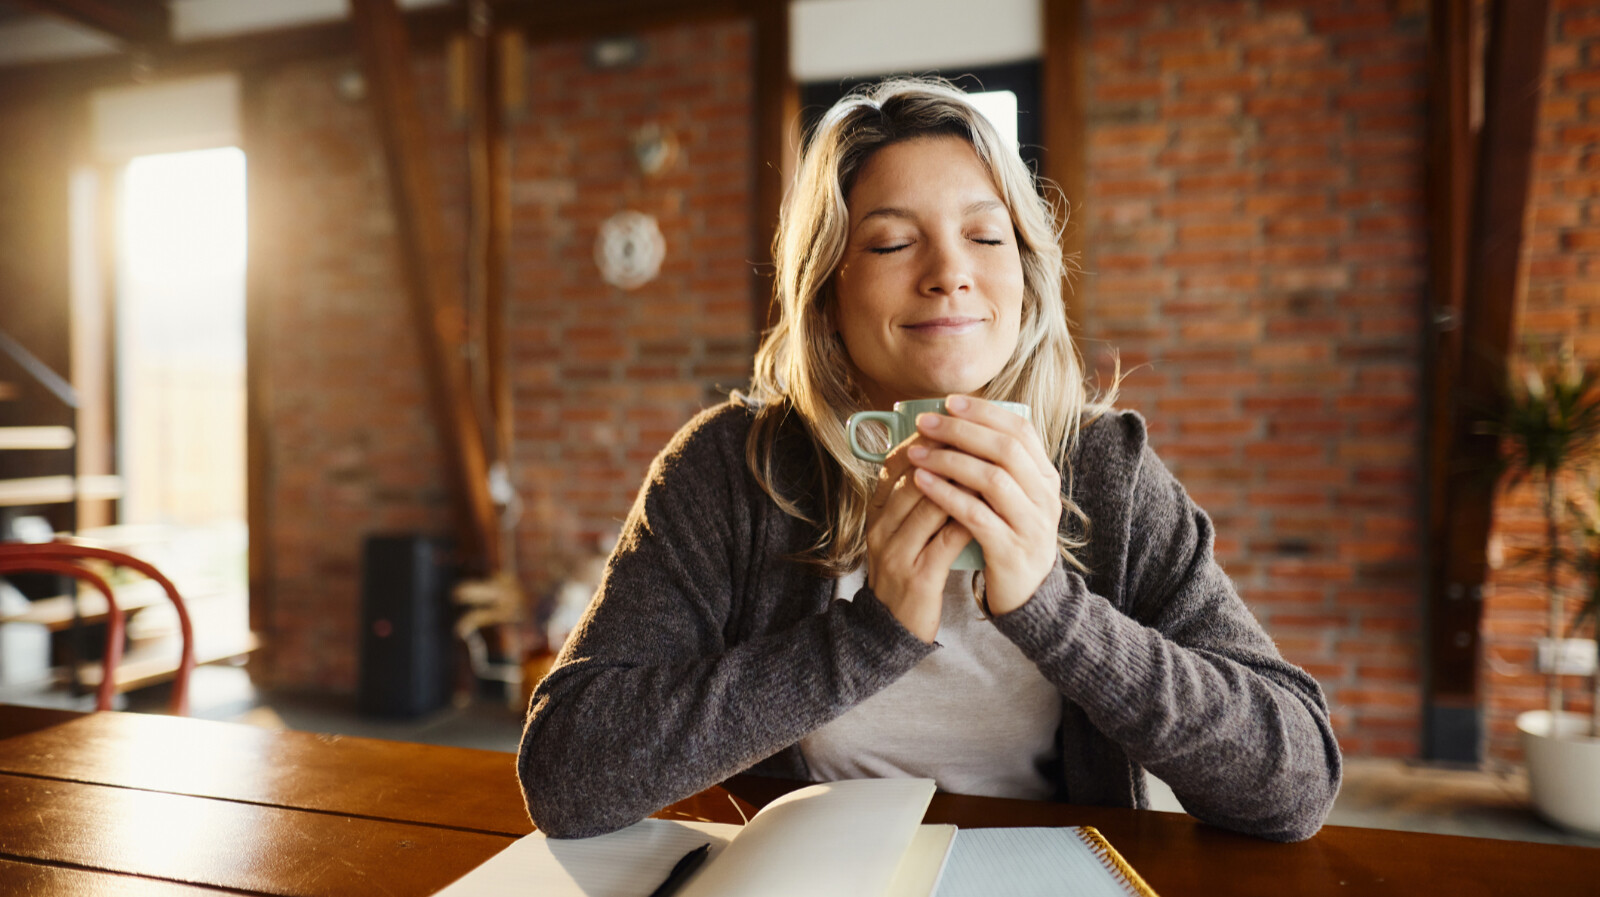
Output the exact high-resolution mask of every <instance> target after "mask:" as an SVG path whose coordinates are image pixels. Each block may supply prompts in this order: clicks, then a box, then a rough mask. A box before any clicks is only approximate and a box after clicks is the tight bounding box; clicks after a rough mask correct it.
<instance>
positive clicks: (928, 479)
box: [917, 469, 936, 486]
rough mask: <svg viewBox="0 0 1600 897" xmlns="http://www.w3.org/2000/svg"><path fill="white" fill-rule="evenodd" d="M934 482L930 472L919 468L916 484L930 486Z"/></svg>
mask: <svg viewBox="0 0 1600 897" xmlns="http://www.w3.org/2000/svg"><path fill="white" fill-rule="evenodd" d="M935 482H936V480H935V479H934V476H933V474H932V472H930V471H927V470H921V469H919V470H918V471H917V485H919V486H932V485H933V484H934V483H935Z"/></svg>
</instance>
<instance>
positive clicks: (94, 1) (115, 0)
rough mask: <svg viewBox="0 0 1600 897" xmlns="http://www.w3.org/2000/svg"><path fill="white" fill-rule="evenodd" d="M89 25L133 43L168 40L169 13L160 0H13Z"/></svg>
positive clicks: (169, 32) (15, 2) (170, 18)
mask: <svg viewBox="0 0 1600 897" xmlns="http://www.w3.org/2000/svg"><path fill="white" fill-rule="evenodd" d="M12 2H13V4H16V5H21V6H27V7H31V8H33V9H36V10H38V11H40V12H43V13H48V14H50V15H54V16H59V17H61V18H63V19H68V20H71V21H73V22H76V23H78V24H79V25H83V26H84V27H86V28H92V29H94V30H95V31H99V32H102V33H104V34H107V35H109V36H111V37H114V38H116V39H117V40H119V41H122V42H123V43H126V44H132V45H134V46H158V45H160V44H164V43H166V42H167V41H169V40H171V37H172V15H171V13H169V12H168V11H167V4H166V3H164V2H162V0H12Z"/></svg>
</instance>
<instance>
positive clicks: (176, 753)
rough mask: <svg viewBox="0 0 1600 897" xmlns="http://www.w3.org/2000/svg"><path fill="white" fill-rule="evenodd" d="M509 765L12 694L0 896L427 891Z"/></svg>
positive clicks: (1172, 838)
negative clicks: (39, 705) (26, 700)
mask: <svg viewBox="0 0 1600 897" xmlns="http://www.w3.org/2000/svg"><path fill="white" fill-rule="evenodd" d="M513 763H514V757H513V756H512V755H510V754H502V753H497V752H493V751H476V750H467V749H464V748H446V747H435V746H429V745H417V744H403V743H399V742H386V741H374V740H370V739H363V738H342V737H339V736H332V735H313V734H309V733H303V732H284V731H270V730H265V729H256V728H251V727H247V726H240V725H233V724H228V723H213V722H203V721H199V720H190V719H179V718H174V717H166V716H149V715H142V714H128V713H95V714H77V713H71V712H66V711H58V710H39V709H32V708H22V707H8V706H4V705H0V895H4V894H66V895H88V894H96V895H99V894H114V895H215V894H217V893H218V891H217V890H215V889H227V890H228V891H229V892H231V893H243V894H287V895H329V897H358V895H364V894H391V895H426V894H430V893H432V892H433V891H435V890H437V889H438V888H441V887H443V886H444V885H446V884H448V883H450V882H451V881H453V880H454V879H456V878H457V877H459V876H461V875H462V874H464V873H465V872H466V871H467V870H469V869H471V868H472V867H473V866H475V865H476V864H478V863H481V862H483V861H484V860H486V859H488V858H489V857H490V856H492V855H493V854H494V853H496V852H497V851H499V850H501V849H502V848H504V847H505V846H506V845H508V844H510V843H511V842H512V841H513V840H515V839H516V838H517V837H519V836H521V835H524V834H526V833H527V832H528V831H529V830H530V829H531V826H530V824H529V822H528V818H527V816H526V814H525V813H524V810H523V807H522V798H521V794H520V792H519V791H518V789H517V784H516V777H515V772H514V768H513ZM789 787H793V786H792V785H791V784H788V783H784V782H778V781H774V780H770V779H758V778H750V777H740V778H737V779H735V780H733V781H731V782H729V783H727V784H726V785H725V786H723V787H716V788H710V789H707V790H706V791H705V792H702V793H701V794H699V795H696V796H695V797H693V798H690V799H689V800H686V801H683V802H682V803H679V804H675V805H673V806H672V807H669V808H668V809H667V810H665V811H663V813H662V814H661V815H662V816H664V817H666V818H705V819H710V820H713V821H718V822H737V821H738V819H739V816H738V814H739V810H740V809H742V810H743V811H744V812H746V813H750V812H753V811H754V808H755V807H756V806H760V805H762V804H764V803H765V802H766V801H769V800H771V799H772V798H774V797H776V796H777V795H778V794H780V793H782V792H783V791H784V790H785V789H787V788H789ZM736 804H737V805H738V807H739V809H736V808H735V805H736ZM927 819H928V821H929V822H950V823H955V824H957V825H962V826H968V827H974V826H992V825H1094V826H1096V827H1098V828H1099V829H1100V830H1101V832H1103V833H1104V834H1105V836H1106V837H1107V838H1108V839H1109V840H1110V841H1111V843H1112V844H1114V845H1115V846H1116V847H1117V849H1118V850H1119V851H1121V852H1122V854H1123V855H1124V856H1125V857H1126V858H1127V859H1128V861H1129V862H1130V863H1132V864H1133V866H1134V868H1136V869H1138V870H1139V872H1140V873H1141V874H1142V875H1143V876H1144V877H1145V879H1146V880H1147V881H1148V882H1149V883H1150V885H1151V886H1152V887H1154V888H1155V889H1156V890H1157V891H1158V892H1160V893H1161V894H1162V895H1163V897H1175V895H1184V894H1272V895H1282V894H1292V895H1320V894H1341V895H1359V894H1397V895H1399V894H1403V895H1407V897H1415V895H1419V894H1449V895H1452V897H1456V895H1477V894H1541V895H1542V894H1594V893H1596V892H1597V890H1600V849H1596V848H1586V847H1567V846H1559V845H1550V844H1530V843H1521V842H1510V841H1494V840H1487V839H1481V838H1460V837H1452V836H1446V835H1421V834H1410V833H1404V832H1390V831H1380V830H1376V829H1359V828H1346V827H1341V826H1330V827H1328V828H1325V829H1324V830H1323V831H1322V833H1321V834H1319V835H1318V836H1317V837H1315V838H1313V839H1311V840H1310V841H1306V842H1304V843H1301V844H1287V845H1285V844H1269V843H1266V842H1263V841H1258V840H1255V839H1253V838H1248V837H1245V836H1242V835H1235V834H1231V833H1228V832H1224V831H1220V830H1218V829H1214V828H1211V827H1209V826H1205V825H1201V824H1200V823H1198V822H1196V821H1194V820H1193V819H1191V818H1190V817H1188V816H1185V815H1182V814H1176V813H1158V812H1151V811H1139V810H1111V809H1101V808H1094V807H1075V806H1064V805H1056V804H1045V803H1035V802H1030V801H1012V800H998V799H991V798H973V797H960V796H955V795H943V794H941V795H938V796H936V797H935V798H934V800H933V804H932V806H931V807H930V809H929V811H928V816H927Z"/></svg>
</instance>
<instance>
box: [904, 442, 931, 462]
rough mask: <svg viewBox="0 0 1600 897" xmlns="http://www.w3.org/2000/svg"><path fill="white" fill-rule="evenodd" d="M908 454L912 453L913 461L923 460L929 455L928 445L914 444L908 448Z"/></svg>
mask: <svg viewBox="0 0 1600 897" xmlns="http://www.w3.org/2000/svg"><path fill="white" fill-rule="evenodd" d="M906 454H908V455H910V456H911V460H913V461H921V460H923V459H924V458H927V457H928V447H927V446H925V445H914V446H912V447H911V448H908V449H906Z"/></svg>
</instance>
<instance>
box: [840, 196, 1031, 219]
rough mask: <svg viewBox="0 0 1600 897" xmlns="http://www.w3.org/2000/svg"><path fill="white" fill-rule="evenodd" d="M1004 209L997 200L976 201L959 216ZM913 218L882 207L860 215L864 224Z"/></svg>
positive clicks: (905, 212)
mask: <svg viewBox="0 0 1600 897" xmlns="http://www.w3.org/2000/svg"><path fill="white" fill-rule="evenodd" d="M1005 207H1006V204H1005V203H1003V202H1001V201H1000V200H998V199H980V200H978V201H976V202H972V203H968V204H967V207H966V208H964V209H962V210H961V214H962V216H963V217H965V216H967V215H977V214H979V213H981V212H993V211H995V210H997V209H1004V208H1005ZM915 217H916V216H915V215H913V214H911V212H910V210H908V209H902V208H899V207H897V206H883V207H881V208H876V209H873V210H872V211H870V212H868V213H867V214H865V215H862V216H861V221H862V222H863V223H864V222H866V221H868V220H870V219H872V218H915Z"/></svg>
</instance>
